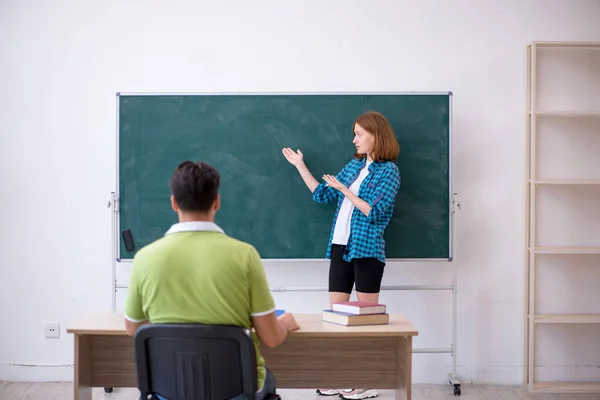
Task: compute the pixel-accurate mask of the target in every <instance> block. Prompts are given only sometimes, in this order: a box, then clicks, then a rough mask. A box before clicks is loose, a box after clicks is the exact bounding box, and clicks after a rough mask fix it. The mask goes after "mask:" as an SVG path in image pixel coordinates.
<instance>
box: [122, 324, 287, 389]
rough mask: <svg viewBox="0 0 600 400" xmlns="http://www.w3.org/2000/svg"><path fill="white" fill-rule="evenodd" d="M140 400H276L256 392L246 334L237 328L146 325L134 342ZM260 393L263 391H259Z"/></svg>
mask: <svg viewBox="0 0 600 400" xmlns="http://www.w3.org/2000/svg"><path fill="white" fill-rule="evenodd" d="M134 346H135V350H134V351H135V363H136V370H137V381H138V389H139V390H140V392H141V397H142V399H148V398H151V399H158V397H156V396H154V395H155V394H159V395H160V396H162V397H164V398H166V399H168V400H225V399H231V398H234V397H236V396H240V397H239V398H243V399H247V400H266V399H269V400H275V399H279V396H277V395H276V394H275V393H261V392H257V390H258V379H257V373H256V353H255V351H254V344H253V341H252V336H251V334H250V331H249V330H248V329H245V328H241V327H238V326H227V325H203V324H147V325H144V326H142V327H140V328H139V329H138V330H137V332H136V334H135V337H134ZM264 390H266V389H265V388H263V391H264Z"/></svg>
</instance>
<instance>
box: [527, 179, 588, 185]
mask: <svg viewBox="0 0 600 400" xmlns="http://www.w3.org/2000/svg"><path fill="white" fill-rule="evenodd" d="M529 182H530V183H531V182H533V181H532V180H531V179H530V180H529ZM535 184H536V185H600V179H568V178H567V179H537V180H536V181H535Z"/></svg>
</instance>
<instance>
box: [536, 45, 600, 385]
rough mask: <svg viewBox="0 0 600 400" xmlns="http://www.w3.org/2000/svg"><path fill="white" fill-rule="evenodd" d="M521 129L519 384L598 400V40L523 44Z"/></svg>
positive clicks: (599, 251)
mask: <svg viewBox="0 0 600 400" xmlns="http://www.w3.org/2000/svg"><path fill="white" fill-rule="evenodd" d="M526 128H527V156H528V162H527V164H528V165H527V171H528V180H527V249H528V251H527V274H526V277H527V285H526V287H527V296H526V299H527V302H528V304H527V312H526V315H527V316H526V327H527V332H526V336H527V342H526V344H527V345H526V348H527V350H526V382H527V383H528V386H529V390H530V391H532V392H552V393H561V392H563V393H578V392H579V393H581V392H588V393H600V373H598V372H594V371H593V369H594V367H593V366H596V367H597V366H598V365H600V295H598V293H600V42H598V43H590V42H578V43H576V42H534V43H532V44H531V45H529V46H527V126H526ZM557 271H558V272H557ZM594 288H595V289H594ZM594 332H595V333H594ZM588 341H589V343H588ZM569 357H574V358H576V360H575V361H574V360H573V359H572V360H568V358H569ZM540 358H543V359H544V361H541V360H540ZM556 360H558V363H559V364H560V365H558V366H556V367H553V366H551V365H549V364H551V362H552V361H554V362H556ZM574 364H576V365H574ZM580 366H581V367H583V370H585V371H584V372H583V373H582V374H579V375H578V374H577V372H579V371H576V372H573V371H574V370H577V367H580ZM587 366H590V367H589V368H588V369H586V367H587ZM596 369H598V368H596ZM560 372H564V373H563V374H562V375H561V376H557V375H560V374H559V373H560ZM581 376H584V378H583V379H582V378H581Z"/></svg>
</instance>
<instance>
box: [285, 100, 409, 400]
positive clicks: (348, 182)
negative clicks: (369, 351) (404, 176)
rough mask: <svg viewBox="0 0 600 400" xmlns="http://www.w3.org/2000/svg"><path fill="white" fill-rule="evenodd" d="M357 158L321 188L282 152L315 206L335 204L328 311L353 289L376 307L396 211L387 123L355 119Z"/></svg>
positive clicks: (394, 151) (348, 392)
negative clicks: (388, 233) (387, 236)
mask: <svg viewBox="0 0 600 400" xmlns="http://www.w3.org/2000/svg"><path fill="white" fill-rule="evenodd" d="M353 131H354V140H353V141H352V143H354V145H355V146H356V153H355V154H354V157H353V159H352V160H351V161H350V162H349V163H348V164H346V165H345V166H344V168H343V169H342V170H341V171H340V173H339V174H337V175H336V176H333V175H324V176H323V180H324V181H325V182H323V183H319V182H318V181H317V180H316V179H315V178H314V177H313V175H312V174H311V173H310V171H309V170H308V168H307V167H306V165H305V164H304V160H303V155H302V152H301V151H300V150H298V151H297V152H295V151H293V150H292V149H290V148H284V149H283V150H282V152H283V155H284V156H285V158H286V159H287V160H288V161H289V162H290V164H292V165H294V166H295V167H296V169H297V170H298V172H299V173H300V176H301V177H302V179H303V180H304V183H305V184H306V186H308V189H309V190H310V191H311V192H312V198H313V200H314V201H316V202H317V203H322V204H325V203H331V202H334V201H335V202H337V208H336V211H335V216H334V218H333V225H332V228H331V234H330V237H329V243H328V245H327V252H326V256H325V257H326V258H327V259H329V260H330V265H329V306H330V308H331V307H332V304H333V303H335V302H340V301H348V300H350V294H351V293H352V287H353V286H354V285H355V284H356V296H357V297H358V300H359V301H365V302H374V303H377V302H379V291H380V288H381V280H382V278H383V269H384V267H385V242H384V239H383V232H384V230H385V228H386V227H387V225H388V223H389V221H390V219H391V217H392V213H393V211H394V202H395V199H396V194H397V193H398V189H399V188H400V173H399V171H398V168H397V167H396V164H395V163H394V162H393V161H394V160H395V159H396V158H397V157H398V154H399V153H400V146H399V145H398V141H397V140H396V137H395V135H394V132H393V131H392V128H391V126H390V124H389V122H388V121H387V119H386V118H385V117H384V116H383V115H381V114H380V113H377V112H367V113H365V114H363V115H361V116H359V117H358V118H357V119H356V120H355V121H354V124H353ZM317 393H319V394H322V395H326V396H331V395H340V396H341V397H342V398H345V399H366V398H370V397H376V396H377V395H378V393H377V391H376V390H374V389H317Z"/></svg>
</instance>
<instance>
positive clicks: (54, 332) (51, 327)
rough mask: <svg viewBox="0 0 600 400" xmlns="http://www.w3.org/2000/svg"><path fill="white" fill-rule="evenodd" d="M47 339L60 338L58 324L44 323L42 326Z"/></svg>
mask: <svg viewBox="0 0 600 400" xmlns="http://www.w3.org/2000/svg"><path fill="white" fill-rule="evenodd" d="M44 327H45V330H46V337H47V338H57V337H60V324H59V323H58V322H46V325H45V326H44Z"/></svg>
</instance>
